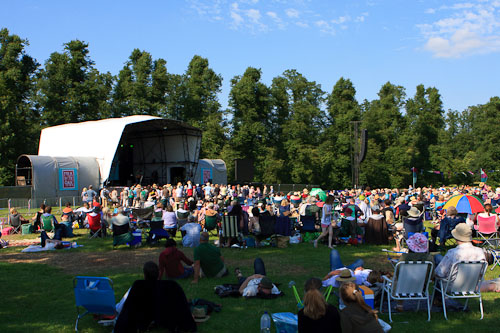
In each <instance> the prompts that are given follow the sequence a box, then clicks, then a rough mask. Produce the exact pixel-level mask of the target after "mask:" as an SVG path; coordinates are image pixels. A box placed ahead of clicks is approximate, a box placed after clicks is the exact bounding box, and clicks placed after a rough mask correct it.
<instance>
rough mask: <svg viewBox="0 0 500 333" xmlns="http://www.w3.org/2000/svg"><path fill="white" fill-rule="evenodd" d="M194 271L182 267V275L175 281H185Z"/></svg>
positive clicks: (191, 268)
mask: <svg viewBox="0 0 500 333" xmlns="http://www.w3.org/2000/svg"><path fill="white" fill-rule="evenodd" d="M193 273H194V269H193V267H184V273H182V274H181V275H179V276H178V277H176V279H185V278H188V277H190V276H191V275H193Z"/></svg>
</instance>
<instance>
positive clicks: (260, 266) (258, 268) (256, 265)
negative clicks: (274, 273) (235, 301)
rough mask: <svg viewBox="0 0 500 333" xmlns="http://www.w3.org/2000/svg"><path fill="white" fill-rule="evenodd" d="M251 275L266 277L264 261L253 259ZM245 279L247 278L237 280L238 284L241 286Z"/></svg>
mask: <svg viewBox="0 0 500 333" xmlns="http://www.w3.org/2000/svg"><path fill="white" fill-rule="evenodd" d="M253 273H254V274H260V275H266V267H265V266H264V261H263V260H262V259H261V258H255V260H254V261H253ZM246 279H247V278H246V277H245V276H242V277H240V278H238V284H239V285H240V286H241V285H242V284H243V282H245V280H246Z"/></svg>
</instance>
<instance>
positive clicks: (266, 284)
mask: <svg viewBox="0 0 500 333" xmlns="http://www.w3.org/2000/svg"><path fill="white" fill-rule="evenodd" d="M259 284H260V286H261V288H264V289H273V283H272V282H271V279H270V278H268V277H267V276H264V277H263V278H262V279H261V280H260V283H259Z"/></svg>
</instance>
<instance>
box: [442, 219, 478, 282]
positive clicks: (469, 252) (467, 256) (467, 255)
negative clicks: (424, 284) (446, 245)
mask: <svg viewBox="0 0 500 333" xmlns="http://www.w3.org/2000/svg"><path fill="white" fill-rule="evenodd" d="M451 234H452V236H453V237H454V238H455V239H456V240H457V244H458V246H457V247H455V248H454V249H451V250H449V251H448V252H447V253H446V255H445V256H444V257H443V258H442V259H441V260H440V258H439V256H436V257H435V260H436V262H437V263H438V265H437V267H436V271H435V273H436V275H437V276H439V277H442V278H443V277H447V276H448V274H449V273H450V269H451V267H452V266H453V264H455V263H457V262H459V261H464V260H465V261H485V260H486V258H485V256H484V251H483V249H481V248H479V247H475V246H474V245H472V230H471V228H470V227H469V226H468V225H467V224H466V223H459V224H457V226H456V227H455V229H453V230H452V232H451Z"/></svg>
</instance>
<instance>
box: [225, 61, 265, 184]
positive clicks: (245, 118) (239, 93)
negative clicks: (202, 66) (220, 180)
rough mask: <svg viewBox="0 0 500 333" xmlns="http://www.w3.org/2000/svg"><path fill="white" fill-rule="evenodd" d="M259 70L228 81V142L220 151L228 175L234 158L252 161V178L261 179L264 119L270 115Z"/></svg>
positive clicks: (247, 71)
mask: <svg viewBox="0 0 500 333" xmlns="http://www.w3.org/2000/svg"><path fill="white" fill-rule="evenodd" d="M261 75H262V73H261V71H260V69H256V68H253V67H248V68H247V69H246V71H245V73H244V74H243V75H242V76H236V77H234V78H233V79H232V80H231V91H230V93H229V107H230V115H231V117H230V124H231V127H232V133H231V141H230V143H229V145H227V146H226V147H225V149H224V156H225V159H226V161H230V163H229V166H228V171H229V175H231V174H232V172H231V171H232V170H234V169H233V165H232V161H233V159H235V158H249V159H252V160H254V161H255V162H254V166H255V170H256V179H257V180H259V179H262V172H263V171H262V169H261V168H260V165H261V162H262V161H263V160H264V159H265V156H264V151H265V149H264V147H265V142H266V140H267V137H266V135H267V133H268V132H267V127H266V124H268V122H269V121H268V120H267V119H268V117H269V114H270V96H269V88H268V87H267V86H266V85H265V84H264V83H262V82H261V81H260V80H261Z"/></svg>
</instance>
